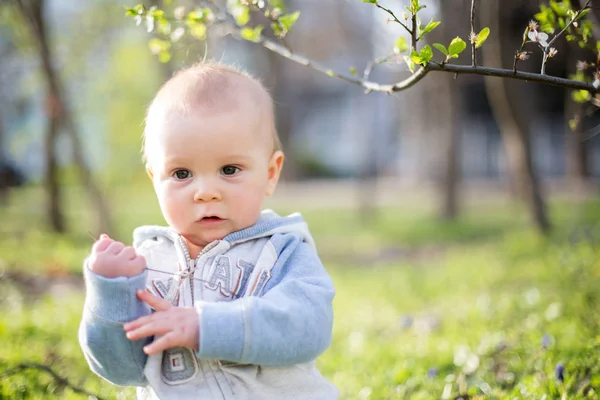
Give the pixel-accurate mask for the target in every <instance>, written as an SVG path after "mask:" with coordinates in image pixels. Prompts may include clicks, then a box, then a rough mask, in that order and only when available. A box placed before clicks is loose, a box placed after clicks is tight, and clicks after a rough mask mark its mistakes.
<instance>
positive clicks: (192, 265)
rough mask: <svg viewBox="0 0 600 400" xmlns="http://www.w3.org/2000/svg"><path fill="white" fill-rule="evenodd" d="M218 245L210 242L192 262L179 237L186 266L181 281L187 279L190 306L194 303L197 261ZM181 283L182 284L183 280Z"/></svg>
mask: <svg viewBox="0 0 600 400" xmlns="http://www.w3.org/2000/svg"><path fill="white" fill-rule="evenodd" d="M219 243H220V240H215V241H212V242H210V243H209V244H207V245H206V246H204V248H203V249H202V251H201V252H200V254H198V257H196V259H194V260H192V257H191V256H190V248H189V247H188V245H187V243H186V242H185V240H183V236H181V235H179V245H180V246H181V249H182V250H183V255H184V257H185V264H186V274H185V276H184V277H183V279H186V278H189V284H190V294H191V297H192V305H193V304H194V302H195V299H194V297H195V296H194V273H195V272H196V265H197V264H198V261H200V259H201V258H202V256H204V255H205V254H206V253H208V252H209V251H210V250H212V249H213V248H215V246H217V245H218V244H219ZM180 272H181V271H180ZM181 282H183V280H182V281H181ZM181 282H180V285H181Z"/></svg>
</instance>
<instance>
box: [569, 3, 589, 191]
mask: <svg viewBox="0 0 600 400" xmlns="http://www.w3.org/2000/svg"><path fill="white" fill-rule="evenodd" d="M588 14H589V15H590V16H591V15H593V11H592V10H590V12H589V13H588ZM566 58H567V59H568V60H581V59H584V58H585V53H584V52H583V51H582V49H580V48H579V46H570V47H569V48H568V55H567V57H566ZM575 72H576V71H575V63H574V62H567V73H568V74H573V73H575ZM572 92H573V91H572V90H565V121H567V123H566V124H565V153H566V154H565V156H566V165H565V166H566V168H565V169H566V171H565V172H566V176H567V177H568V178H569V179H572V180H573V181H575V182H577V183H578V184H582V183H583V182H584V181H585V179H586V178H588V177H589V176H590V169H589V167H588V162H589V161H588V159H589V151H588V146H587V145H588V143H587V142H585V141H584V137H585V131H584V119H585V115H584V114H585V113H584V109H585V107H586V105H582V104H579V103H576V102H574V101H573V99H572V98H571V93H572ZM572 119H575V120H576V121H577V124H576V127H575V130H572V129H571V127H570V126H569V121H570V120H572Z"/></svg>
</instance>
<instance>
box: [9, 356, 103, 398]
mask: <svg viewBox="0 0 600 400" xmlns="http://www.w3.org/2000/svg"><path fill="white" fill-rule="evenodd" d="M26 369H37V370H41V371H44V372H47V373H49V374H50V375H52V377H53V378H54V380H56V381H57V382H58V384H59V385H61V386H65V387H68V388H69V389H71V390H72V391H74V392H75V393H79V394H83V395H86V396H90V397H93V398H96V399H98V400H104V398H103V397H101V396H99V395H97V394H94V393H91V392H88V391H87V390H85V389H84V388H81V387H79V386H75V385H73V384H72V383H71V382H69V380H68V379H67V378H65V377H63V376H61V375H59V374H58V373H56V372H55V371H54V370H53V369H52V368H50V367H49V366H47V365H43V364H38V363H29V362H26V363H21V364H17V365H15V366H14V367H12V368H9V369H6V370H4V372H2V374H0V378H6V377H8V376H11V375H15V374H18V373H19V372H21V371H24V370H26Z"/></svg>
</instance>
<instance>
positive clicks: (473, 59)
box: [471, 0, 477, 67]
mask: <svg viewBox="0 0 600 400" xmlns="http://www.w3.org/2000/svg"><path fill="white" fill-rule="evenodd" d="M471 35H475V0H471ZM475 50H476V49H475V43H471V64H472V65H473V67H476V66H477V53H476V51H475Z"/></svg>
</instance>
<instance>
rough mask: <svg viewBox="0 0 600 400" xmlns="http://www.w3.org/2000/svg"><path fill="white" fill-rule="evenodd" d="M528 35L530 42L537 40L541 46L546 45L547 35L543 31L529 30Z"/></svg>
mask: <svg viewBox="0 0 600 400" xmlns="http://www.w3.org/2000/svg"><path fill="white" fill-rule="evenodd" d="M527 36H529V40H531V41H532V42H537V43H539V44H540V45H542V47H548V35H547V34H546V33H544V32H538V31H531V32H529V33H528V34H527Z"/></svg>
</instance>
